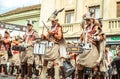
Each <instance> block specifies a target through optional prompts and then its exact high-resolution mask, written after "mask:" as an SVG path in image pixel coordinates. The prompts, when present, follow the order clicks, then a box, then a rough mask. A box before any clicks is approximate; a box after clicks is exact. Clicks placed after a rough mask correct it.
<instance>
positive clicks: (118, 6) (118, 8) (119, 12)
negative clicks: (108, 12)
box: [117, 2, 120, 17]
mask: <svg viewBox="0 0 120 79" xmlns="http://www.w3.org/2000/svg"><path fill="white" fill-rule="evenodd" d="M117 17H120V2H117Z"/></svg>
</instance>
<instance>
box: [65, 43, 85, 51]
mask: <svg viewBox="0 0 120 79" xmlns="http://www.w3.org/2000/svg"><path fill="white" fill-rule="evenodd" d="M66 50H67V52H74V53H83V50H84V49H83V44H80V45H78V46H76V45H74V44H73V45H67V47H66Z"/></svg>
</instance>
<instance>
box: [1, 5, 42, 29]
mask: <svg viewBox="0 0 120 79" xmlns="http://www.w3.org/2000/svg"><path fill="white" fill-rule="evenodd" d="M40 8H41V4H37V5H32V6H27V7H22V8H17V9H15V10H12V11H9V12H6V13H3V14H0V21H2V22H6V23H11V24H17V25H23V26H26V24H27V23H28V22H30V23H32V24H33V26H34V29H35V30H37V31H38V29H39V17H40Z"/></svg>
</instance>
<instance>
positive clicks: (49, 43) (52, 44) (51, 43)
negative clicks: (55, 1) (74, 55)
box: [46, 42, 54, 47]
mask: <svg viewBox="0 0 120 79" xmlns="http://www.w3.org/2000/svg"><path fill="white" fill-rule="evenodd" d="M46 46H47V47H54V42H48V43H47V45H46Z"/></svg>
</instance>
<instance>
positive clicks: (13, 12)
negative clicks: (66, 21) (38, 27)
mask: <svg viewBox="0 0 120 79" xmlns="http://www.w3.org/2000/svg"><path fill="white" fill-rule="evenodd" d="M40 8H41V4H37V5H32V6H27V7H21V8H17V9H14V10H11V11H8V12H6V13H3V14H0V16H8V15H12V14H17V13H22V12H26V11H31V10H38V9H40Z"/></svg>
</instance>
